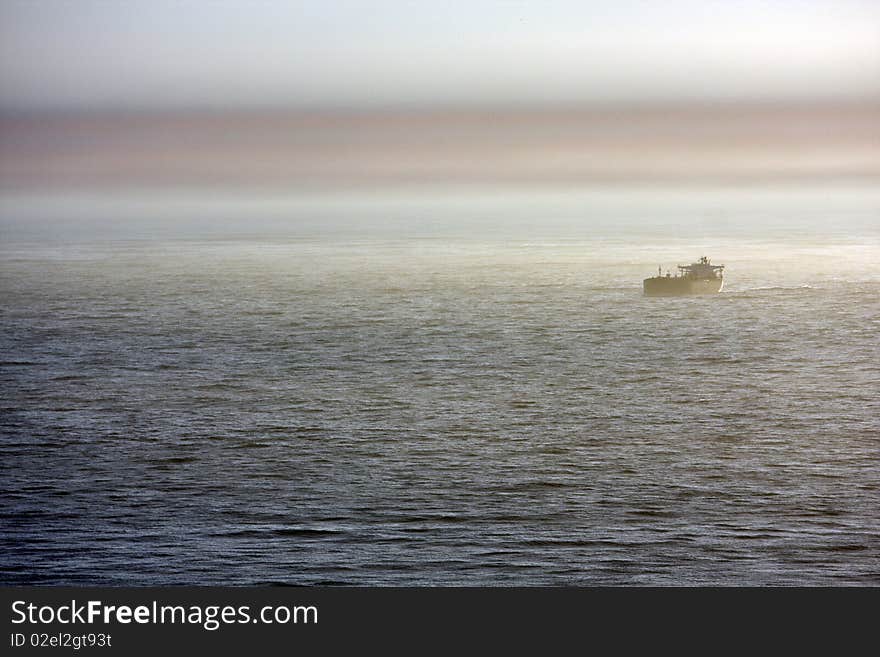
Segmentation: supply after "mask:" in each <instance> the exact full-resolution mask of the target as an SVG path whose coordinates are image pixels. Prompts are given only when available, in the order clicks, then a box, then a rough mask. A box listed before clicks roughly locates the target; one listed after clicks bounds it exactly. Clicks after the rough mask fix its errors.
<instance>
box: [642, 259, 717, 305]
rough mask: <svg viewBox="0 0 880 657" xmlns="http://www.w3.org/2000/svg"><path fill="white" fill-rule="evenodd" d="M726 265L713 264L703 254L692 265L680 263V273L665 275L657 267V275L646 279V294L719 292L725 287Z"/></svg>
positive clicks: (666, 295)
mask: <svg viewBox="0 0 880 657" xmlns="http://www.w3.org/2000/svg"><path fill="white" fill-rule="evenodd" d="M723 271H724V265H713V264H712V263H711V262H709V258H707V257H706V256H703V257H702V258H700V260H699V261H698V262H695V263H693V264H690V265H678V273H677V274H676V275H675V276H673V275H672V274H670V273H669V272H666V275H665V276H664V275H663V272H662V269H661V268H660V267H658V268H657V275H656V276H653V277H651V278H646V279H645V280H644V289H645V296H649V297H682V296H690V295H692V294H718V293H719V292H721V288H723V287H724V274H723Z"/></svg>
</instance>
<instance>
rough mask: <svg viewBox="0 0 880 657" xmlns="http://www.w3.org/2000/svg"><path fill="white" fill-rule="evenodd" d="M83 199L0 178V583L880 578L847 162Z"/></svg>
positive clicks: (862, 287)
mask: <svg viewBox="0 0 880 657" xmlns="http://www.w3.org/2000/svg"><path fill="white" fill-rule="evenodd" d="M107 199H108V196H107V195H106V194H104V195H102V194H95V195H94V196H89V195H88V194H79V195H76V194H74V195H66V196H65V195H55V196H52V195H48V196H47V195H42V196H41V195H38V194H34V195H31V196H12V195H10V194H7V195H6V196H4V198H3V201H2V203H0V300H2V304H0V305H2V311H0V318H2V331H0V387H2V393H3V394H2V396H0V399H2V401H0V432H2V443H0V452H2V454H0V482H2V490H3V494H2V496H0V513H2V518H3V522H2V526H3V528H4V529H3V532H2V534H0V547H2V549H0V569H2V570H0V581H2V582H3V583H7V584H15V583H37V584H171V583H194V584H209V583H218V584H259V583H289V584H315V583H336V584H378V585H391V584H427V585H433V584H466V585H478V584H501V585H513V584H520V585H536V584H578V585H594V584H758V585H761V584H783V585H788V584H810V585H820V584H831V585H844V584H856V585H876V584H878V583H880V515H878V512H877V509H878V508H880V468H878V465H880V463H878V458H880V419H878V418H880V404H878V401H877V400H878V399H880V384H878V382H880V342H878V340H877V336H878V330H880V258H878V256H880V232H878V225H880V222H878V218H880V216H878V215H880V213H878V210H880V203H878V199H877V198H876V193H874V192H872V191H871V190H860V191H859V190H852V189H847V190H843V191H842V192H840V191H838V192H835V191H834V190H833V189H831V188H822V189H819V190H816V189H807V188H799V187H792V188H788V189H782V190H778V189H777V190H775V191H773V192H772V193H765V192H760V190H758V191H756V190H754V189H752V190H749V189H745V190H734V191H731V190H727V191H726V192H721V191H718V190H708V191H707V190H703V191H700V192H693V191H691V192H687V193H675V192H669V191H668V190H666V191H663V190H657V189H653V190H652V189H641V190H636V189H627V188H602V189H599V190H593V191H592V192H583V193H566V194H562V193H555V192H550V191H544V192H541V193H519V192H517V193H514V192H510V191H504V190H494V191H492V192H491V193H490V192H485V191H480V190H471V191H470V192H462V193H460V194H456V195H452V194H445V195H440V196H437V197H434V198H432V197H431V196H430V195H426V196H419V195H418V194H409V195H400V194H398V195H396V196H395V195H383V194H381V193H375V194H372V195H371V194H361V195H357V194H349V195H344V194H337V195H328V196H326V197H322V196H319V195H313V196H308V195H304V196H297V197H288V198H278V197H272V196H271V195H270V196H260V195H253V196H250V197H248V196H239V197H232V196H228V197H221V198H219V199H218V198H217V197H216V196H214V195H213V194H212V195H207V194H206V195H199V194H194V193H193V194H188V195H187V194H183V195H181V196H179V197H173V196H168V195H165V196H160V197H156V196H151V195H150V194H141V195H137V194H129V195H123V194H117V196H116V197H113V198H111V199H110V200H107ZM702 255H706V256H709V257H710V258H712V260H713V262H715V263H721V264H725V265H726V266H727V269H726V270H725V276H726V283H725V289H724V291H723V293H722V294H720V295H717V296H711V297H694V298H678V299H657V298H645V297H643V296H642V294H641V281H642V279H643V278H645V277H647V276H651V275H653V274H654V273H656V270H657V267H658V266H660V265H662V267H663V269H664V270H665V269H673V268H674V267H675V265H676V264H687V263H688V262H691V261H693V260H695V259H696V258H698V257H699V256H702Z"/></svg>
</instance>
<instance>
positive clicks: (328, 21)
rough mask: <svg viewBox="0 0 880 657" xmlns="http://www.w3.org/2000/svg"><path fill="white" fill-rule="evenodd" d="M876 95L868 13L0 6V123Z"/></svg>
mask: <svg viewBox="0 0 880 657" xmlns="http://www.w3.org/2000/svg"><path fill="white" fill-rule="evenodd" d="M878 96H880V2H876V0H777V1H771V0H764V1H758V0H740V1H733V0H727V1H714V0H667V1H659V0H657V1H653V2H639V1H636V0H609V1H606V2H597V1H589V0H580V1H574V0H573V1H571V2H568V1H564V0H540V1H538V0H535V1H531V0H530V1H514V0H511V1H506V2H504V1H499V0H469V1H468V2H449V1H431V0H424V1H415V0H413V1H406V0H364V1H355V0H333V1H328V0H302V1H299V2H296V1H287V0H284V1H282V0H275V1H265V0H264V1H261V0H237V1H236V0H216V1H208V0H203V1H185V0H184V1H171V0H106V1H103V0H70V1H64V0H2V3H0V99H2V100H0V102H2V104H3V106H5V107H7V108H9V107H35V106H36V107H96V106H97V107H156V106H171V107H188V106H192V107H203V106H219V107H226V106H240V105H245V106H249V105H256V106H260V105H293V106H307V107H308V106H341V107H348V106H355V107H356V106H382V105H433V104H452V105H455V104H489V105H519V104H526V105H528V104H545V103H549V104H554V103H581V104H583V103H587V104H588V103H592V102H599V103H606V102H625V103H626V102H653V101H684V102H687V101H719V100H759V101H760V100H792V99H793V100H804V99H820V100H824V99H843V100H847V99H859V98H862V99H863V98H877V97H878Z"/></svg>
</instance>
